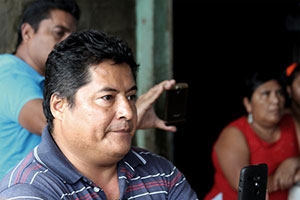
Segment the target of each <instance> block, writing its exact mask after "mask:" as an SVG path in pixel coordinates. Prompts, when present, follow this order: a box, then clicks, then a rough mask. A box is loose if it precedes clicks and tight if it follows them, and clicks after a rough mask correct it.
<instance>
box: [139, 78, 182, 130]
mask: <svg viewBox="0 0 300 200" xmlns="http://www.w3.org/2000/svg"><path fill="white" fill-rule="evenodd" d="M175 83H176V81H175V80H173V79H171V80H165V81H162V82H160V83H159V84H157V85H154V86H153V87H152V88H150V89H149V90H148V91H147V92H146V93H144V94H142V95H141V96H140V97H139V98H138V99H137V101H136V108H137V115H138V126H137V128H138V129H148V128H158V129H162V130H165V131H170V132H176V131H177V128H176V126H167V125H166V124H165V122H164V120H162V119H160V118H159V117H158V116H157V115H156V113H155V111H154V107H153V104H154V102H155V101H156V100H157V99H158V98H159V96H160V95H161V94H162V93H163V92H164V91H165V90H169V89H170V88H171V87H172V86H173V85H175Z"/></svg>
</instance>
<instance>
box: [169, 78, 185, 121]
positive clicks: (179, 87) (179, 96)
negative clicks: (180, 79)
mask: <svg viewBox="0 0 300 200" xmlns="http://www.w3.org/2000/svg"><path fill="white" fill-rule="evenodd" d="M187 97H188V84H187V83H177V84H175V85H174V86H173V87H172V89H170V90H167V91H166V102H165V114H164V120H165V122H166V125H176V124H179V123H182V122H185V121H186V113H187Z"/></svg>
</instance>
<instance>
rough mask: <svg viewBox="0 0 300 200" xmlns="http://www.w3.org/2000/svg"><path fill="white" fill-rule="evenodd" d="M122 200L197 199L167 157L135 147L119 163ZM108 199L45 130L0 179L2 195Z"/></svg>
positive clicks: (6, 196)
mask: <svg viewBox="0 0 300 200" xmlns="http://www.w3.org/2000/svg"><path fill="white" fill-rule="evenodd" d="M118 178H119V181H118V182H119V189H120V199H122V200H125V199H126V200H129V199H141V200H148V199H158V200H163V199H170V200H172V199H174V200H175V199H176V200H179V199H187V200H194V199H198V198H197V195H196V193H195V192H194V191H193V189H192V188H191V186H190V185H189V183H188V182H187V180H186V179H185V177H184V175H183V174H182V173H181V172H180V171H179V170H178V169H177V168H176V167H175V166H174V165H173V164H172V163H171V162H170V161H168V160H167V159H165V158H164V157H161V156H159V155H155V154H153V153H151V152H149V151H147V150H144V149H140V148H137V147H132V148H131V150H130V151H129V153H128V154H127V155H126V156H125V157H124V158H123V160H121V161H120V162H119V163H118ZM12 197H15V198H16V199H18V198H21V197H22V198H24V197H26V199H54V200H57V199H76V200H89V199H90V200H92V199H94V200H96V199H103V200H104V199H106V196H105V194H104V192H103V191H102V189H101V187H100V186H99V185H96V184H94V183H93V182H92V181H91V180H89V179H88V178H87V177H85V176H83V175H82V174H80V173H79V172H78V171H77V170H76V169H75V168H74V167H73V165H72V164H71V163H70V162H69V161H68V160H67V158H66V157H65V156H64V155H63V154H62V152H61V151H60V149H59V148H58V147H57V145H56V144H55V142H54V140H53V138H52V136H51V134H49V132H48V131H47V129H44V132H43V134H42V142H41V144H40V145H39V146H37V147H36V148H35V149H34V150H33V151H32V152H31V153H29V154H28V156H27V157H26V158H24V160H23V161H22V162H21V163H20V164H19V165H18V166H16V167H15V168H14V169H12V171H11V172H10V173H9V174H7V175H6V176H5V177H4V179H3V180H2V181H1V182H0V199H1V198H4V199H6V198H12Z"/></svg>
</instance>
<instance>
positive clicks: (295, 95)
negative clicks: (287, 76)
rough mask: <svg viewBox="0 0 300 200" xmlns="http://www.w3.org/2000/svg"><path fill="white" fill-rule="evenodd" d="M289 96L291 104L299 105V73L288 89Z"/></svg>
mask: <svg viewBox="0 0 300 200" xmlns="http://www.w3.org/2000/svg"><path fill="white" fill-rule="evenodd" d="M288 91H289V93H290V96H291V98H292V102H293V104H296V105H298V106H299V107H300V73H298V74H297V75H296V77H295V79H294V81H293V83H292V85H291V86H290V89H288Z"/></svg>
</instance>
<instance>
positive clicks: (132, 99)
mask: <svg viewBox="0 0 300 200" xmlns="http://www.w3.org/2000/svg"><path fill="white" fill-rule="evenodd" d="M136 99H137V96H136V95H135V94H134V95H129V96H128V100H130V101H135V100H136Z"/></svg>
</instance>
